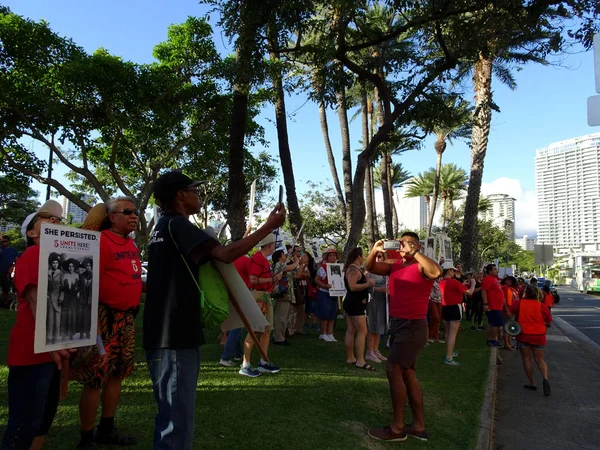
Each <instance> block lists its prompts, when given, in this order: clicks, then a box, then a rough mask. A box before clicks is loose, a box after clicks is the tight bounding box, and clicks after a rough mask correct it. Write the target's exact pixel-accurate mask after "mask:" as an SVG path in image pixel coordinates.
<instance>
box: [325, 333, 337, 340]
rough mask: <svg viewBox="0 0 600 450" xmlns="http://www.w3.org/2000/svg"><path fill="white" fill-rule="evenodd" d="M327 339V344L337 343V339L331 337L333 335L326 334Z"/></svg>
mask: <svg viewBox="0 0 600 450" xmlns="http://www.w3.org/2000/svg"><path fill="white" fill-rule="evenodd" d="M327 337H329V342H337V339H336V338H335V337H333V334H328V335H327Z"/></svg>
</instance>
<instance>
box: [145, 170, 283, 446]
mask: <svg viewBox="0 0 600 450" xmlns="http://www.w3.org/2000/svg"><path fill="white" fill-rule="evenodd" d="M200 184H201V183H199V182H195V181H193V180H192V179H191V178H190V177H188V176H187V175H184V174H183V173H181V172H179V171H171V172H167V173H165V174H164V175H162V176H160V177H159V178H158V179H157V180H156V183H155V184H154V198H155V200H156V202H157V204H158V205H159V208H160V210H161V212H162V213H163V214H164V215H163V216H162V217H161V218H160V220H159V221H158V223H157V224H156V227H155V229H154V231H153V232H152V235H151V237H150V241H149V245H148V283H147V291H146V292H147V294H146V302H145V308H144V349H145V350H146V359H147V362H148V368H149V370H150V376H151V378H152V388H153V390H154V396H155V398H156V401H157V403H158V413H157V415H156V420H155V425H156V430H155V433H154V436H155V438H154V439H155V440H154V448H155V449H157V448H161V449H164V448H169V449H177V450H188V449H191V448H192V442H193V438H194V413H195V401H196V385H197V383H198V373H199V370H200V349H199V347H200V345H202V344H203V343H204V337H203V335H202V326H201V324H200V313H201V311H200V304H199V300H198V288H197V286H196V283H195V281H194V279H193V278H192V277H193V276H197V275H196V274H197V273H198V266H199V265H200V264H204V263H206V262H208V261H209V260H211V259H215V260H219V261H223V262H226V263H232V262H233V261H235V260H236V259H237V258H239V257H240V256H242V255H245V254H246V253H248V251H250V249H252V248H253V247H254V246H256V244H258V242H260V241H261V240H262V239H263V238H264V237H266V236H267V235H268V234H269V233H271V232H272V231H273V230H274V229H275V228H278V227H280V226H281V225H283V222H284V221H285V208H284V206H283V205H282V204H277V206H276V207H275V209H274V210H273V211H272V212H271V214H270V215H269V217H268V219H267V222H266V223H265V224H264V225H263V226H262V227H260V228H259V229H258V230H257V231H255V232H254V233H252V234H250V235H249V236H247V237H246V238H243V239H240V240H238V241H236V242H233V243H232V244H229V245H227V246H222V245H220V243H219V241H217V240H216V239H214V238H212V237H210V236H209V235H208V234H206V233H205V232H204V231H203V230H201V229H199V228H198V227H196V226H195V225H193V224H192V223H191V222H190V221H189V220H188V217H189V216H190V215H195V214H198V213H199V212H200V208H201V206H202V202H201V199H200V188H199V185H200ZM184 259H185V262H184ZM186 266H187V267H186ZM188 267H189V268H190V269H191V272H192V273H191V274H190V270H188Z"/></svg>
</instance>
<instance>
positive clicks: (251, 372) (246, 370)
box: [238, 366, 260, 378]
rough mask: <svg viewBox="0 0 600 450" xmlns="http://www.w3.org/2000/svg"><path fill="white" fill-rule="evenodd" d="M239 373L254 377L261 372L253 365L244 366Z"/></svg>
mask: <svg viewBox="0 0 600 450" xmlns="http://www.w3.org/2000/svg"><path fill="white" fill-rule="evenodd" d="M238 373H239V374H240V375H244V376H247V377H252V378H254V377H257V376H259V375H260V372H259V371H258V370H256V369H254V368H253V367H252V366H246V367H244V366H242V367H241V368H240V371H239V372H238Z"/></svg>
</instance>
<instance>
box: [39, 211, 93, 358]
mask: <svg viewBox="0 0 600 450" xmlns="http://www.w3.org/2000/svg"><path fill="white" fill-rule="evenodd" d="M99 264H100V233H99V232H97V231H89V230H80V229H77V228H72V227H65V226H62V225H55V224H50V223H44V224H42V228H41V239H40V260H39V271H38V298H37V309H36V321H35V343H34V351H35V353H43V352H48V351H53V350H59V349H63V348H74V347H82V346H87V345H95V344H96V334H97V333H96V329H97V322H98V278H99V273H100V267H99Z"/></svg>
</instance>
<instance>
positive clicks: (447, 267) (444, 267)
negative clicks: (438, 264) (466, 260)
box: [442, 261, 457, 270]
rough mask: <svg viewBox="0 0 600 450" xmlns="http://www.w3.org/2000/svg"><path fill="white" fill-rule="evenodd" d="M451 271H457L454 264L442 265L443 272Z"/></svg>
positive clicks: (446, 263)
mask: <svg viewBox="0 0 600 450" xmlns="http://www.w3.org/2000/svg"><path fill="white" fill-rule="evenodd" d="M449 269H452V270H457V269H456V267H454V264H452V263H451V262H450V261H448V262H445V263H444V264H442V270H449Z"/></svg>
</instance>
